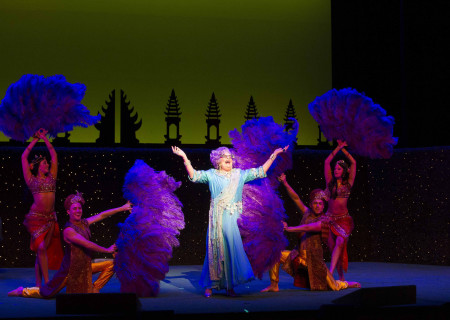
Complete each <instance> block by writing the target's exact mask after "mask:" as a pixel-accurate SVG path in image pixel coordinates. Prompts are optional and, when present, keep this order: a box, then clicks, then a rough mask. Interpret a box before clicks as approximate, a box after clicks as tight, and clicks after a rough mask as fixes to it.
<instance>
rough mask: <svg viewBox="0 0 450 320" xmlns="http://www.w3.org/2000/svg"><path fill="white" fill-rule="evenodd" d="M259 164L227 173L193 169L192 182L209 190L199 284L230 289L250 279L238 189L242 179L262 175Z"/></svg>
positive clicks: (241, 187) (239, 190)
mask: <svg viewBox="0 0 450 320" xmlns="http://www.w3.org/2000/svg"><path fill="white" fill-rule="evenodd" d="M264 177H266V174H265V172H264V170H263V168H262V167H259V168H253V169H247V170H241V169H232V170H231V174H229V175H228V176H226V175H221V174H220V173H219V171H218V170H216V169H210V170H207V171H203V170H199V171H195V172H194V176H193V178H192V179H191V181H193V182H199V183H207V184H208V185H209V190H210V191H211V205H210V210H209V226H208V234H207V245H206V256H205V262H204V264H203V270H202V275H201V278H200V285H201V286H203V287H207V288H214V289H232V288H233V287H235V286H236V285H238V284H241V283H245V282H248V281H250V280H252V279H253V278H254V274H253V271H252V267H251V265H250V262H249V261H248V258H247V255H246V254H245V251H244V246H243V244H242V238H241V234H240V233H239V228H238V225H237V219H238V218H239V216H240V214H241V213H242V190H243V188H244V184H245V183H246V182H249V181H252V180H255V179H258V178H264Z"/></svg>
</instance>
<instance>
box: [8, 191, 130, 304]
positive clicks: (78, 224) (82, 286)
mask: <svg viewBox="0 0 450 320" xmlns="http://www.w3.org/2000/svg"><path fill="white" fill-rule="evenodd" d="M82 205H84V199H83V197H82V195H81V193H78V192H77V193H76V194H71V195H69V196H68V197H67V198H66V200H65V202H64V207H65V208H66V210H67V213H68V214H69V222H67V224H66V225H65V228H64V231H63V235H64V241H65V242H66V251H65V254H64V258H63V262H62V264H61V268H60V269H59V270H58V271H57V272H56V274H55V275H54V276H53V278H52V279H51V280H50V281H49V282H48V283H46V284H45V285H43V286H42V287H41V288H39V287H32V288H23V287H19V288H17V289H16V290H13V291H11V292H9V293H8V296H22V297H30V298H52V297H54V296H55V295H56V294H57V293H58V292H59V291H61V290H62V289H63V288H64V287H66V292H67V293H97V292H99V291H100V289H101V288H103V286H104V285H105V284H106V283H107V282H108V281H109V279H111V277H112V276H113V274H114V262H113V261H104V262H98V263H91V252H92V251H95V252H102V253H114V252H115V251H116V249H117V248H116V245H115V244H113V245H112V246H110V247H109V248H104V247H101V246H99V245H97V244H95V243H93V242H91V241H90V238H91V232H90V230H89V226H90V225H91V224H92V223H95V222H98V221H101V220H103V219H105V218H107V217H109V216H112V215H113V214H116V213H118V212H122V211H131V204H130V203H129V202H128V203H126V204H125V205H123V206H121V207H118V208H114V209H110V210H106V211H103V212H100V213H99V214H97V215H95V216H92V217H89V218H87V219H82V218H81V217H82V214H83V208H82ZM98 272H101V273H100V275H99V277H98V279H97V280H96V281H95V282H94V283H92V274H93V273H98Z"/></svg>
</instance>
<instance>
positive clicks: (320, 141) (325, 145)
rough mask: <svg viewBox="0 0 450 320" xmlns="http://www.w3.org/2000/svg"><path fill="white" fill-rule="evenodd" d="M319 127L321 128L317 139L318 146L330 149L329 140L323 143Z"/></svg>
mask: <svg viewBox="0 0 450 320" xmlns="http://www.w3.org/2000/svg"><path fill="white" fill-rule="evenodd" d="M317 127H318V128H319V138H318V139H317V146H319V147H323V148H328V147H329V146H330V144H329V143H328V140H327V139H326V138H325V141H322V130H321V129H320V126H317Z"/></svg>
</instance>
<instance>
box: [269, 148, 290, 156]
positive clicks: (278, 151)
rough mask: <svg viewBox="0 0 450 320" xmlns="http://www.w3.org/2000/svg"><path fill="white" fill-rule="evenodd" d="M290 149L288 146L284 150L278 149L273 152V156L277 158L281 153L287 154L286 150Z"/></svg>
mask: <svg viewBox="0 0 450 320" xmlns="http://www.w3.org/2000/svg"><path fill="white" fill-rule="evenodd" d="M288 148H289V145H287V146H286V147H284V148H278V149H276V150H275V151H274V152H273V154H274V155H275V156H277V155H278V154H279V153H281V152H286V150H287V149H288Z"/></svg>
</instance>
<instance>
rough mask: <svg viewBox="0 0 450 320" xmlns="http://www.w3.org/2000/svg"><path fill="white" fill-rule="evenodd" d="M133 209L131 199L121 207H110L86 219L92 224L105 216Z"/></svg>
mask: <svg viewBox="0 0 450 320" xmlns="http://www.w3.org/2000/svg"><path fill="white" fill-rule="evenodd" d="M131 210H132V206H131V203H130V201H128V202H127V203H125V204H124V205H123V206H121V207H117V208H114V209H109V210H105V211H102V212H100V213H99V214H96V215H95V216H92V217H89V218H87V219H86V220H87V222H88V223H89V225H91V224H93V223H95V222H99V221H102V220H103V219H105V218H108V217H110V216H112V215H115V214H116V213H119V212H123V211H130V212H131Z"/></svg>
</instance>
